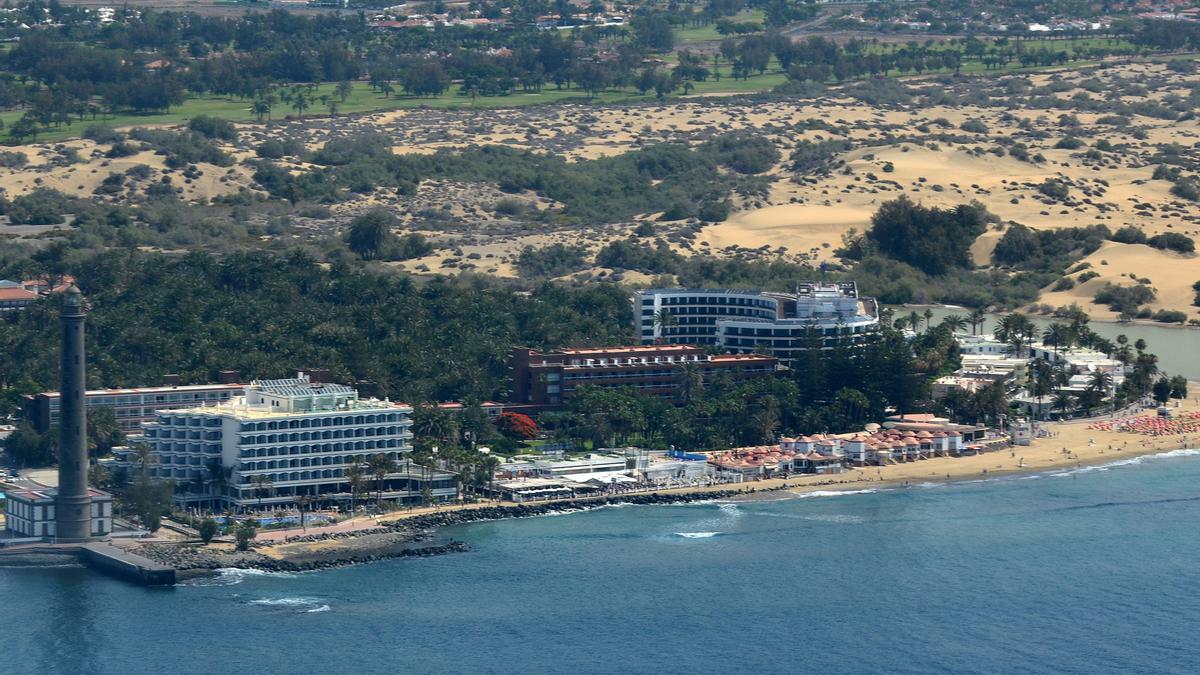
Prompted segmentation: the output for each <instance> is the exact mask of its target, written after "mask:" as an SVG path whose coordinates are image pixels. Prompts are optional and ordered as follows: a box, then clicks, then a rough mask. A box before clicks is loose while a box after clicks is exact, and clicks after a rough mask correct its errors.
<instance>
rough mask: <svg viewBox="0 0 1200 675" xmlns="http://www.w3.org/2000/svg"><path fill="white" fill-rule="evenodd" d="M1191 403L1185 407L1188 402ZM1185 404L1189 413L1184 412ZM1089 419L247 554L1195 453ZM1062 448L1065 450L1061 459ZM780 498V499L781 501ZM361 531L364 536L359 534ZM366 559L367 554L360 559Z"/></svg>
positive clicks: (435, 516)
mask: <svg viewBox="0 0 1200 675" xmlns="http://www.w3.org/2000/svg"><path fill="white" fill-rule="evenodd" d="M1188 403H1189V404H1191V405H1194V403H1193V402H1192V401H1189V402H1188ZM1191 405H1189V407H1191ZM1095 421H1096V420H1082V421H1076V422H1059V423H1054V424H1050V425H1047V430H1048V431H1050V433H1051V434H1052V435H1051V436H1049V437H1045V438H1039V439H1037V440H1035V441H1034V442H1033V443H1032V444H1031V445H1029V446H1013V447H1011V448H1006V449H1003V450H997V451H994V452H988V453H983V454H980V455H973V456H966V457H936V458H932V459H926V460H918V461H916V462H908V463H903V464H895V465H889V466H884V467H875V466H870V467H852V468H849V469H847V470H846V471H844V472H843V473H840V474H827V475H812V474H807V475H792V476H789V477H787V478H771V479H765V480H760V481H752V482H745V483H740V484H723V485H712V486H699V487H681V488H672V489H667V490H659V491H653V492H636V493H628V494H618V495H603V496H597V497H583V498H576V499H561V500H548V501H539V502H532V503H523V504H515V503H511V502H501V503H489V504H469V505H462V506H457V505H451V506H443V507H440V508H437V509H426V510H422V511H414V512H412V513H404V514H393V515H391V516H390V517H389V516H384V517H382V518H380V519H379V521H378V525H377V527H375V528H371V529H369V530H358V531H349V532H340V533H327V534H322V533H315V534H309V535H301V536H298V537H288V538H286V539H284V540H283V541H280V542H272V543H265V542H264V543H262V544H260V545H259V546H256V547H255V549H254V550H256V551H261V552H265V554H266V555H268V556H270V557H271V558H273V559H275V560H277V561H278V567H277V566H276V565H274V564H272V565H270V567H269V568H268V570H270V569H278V570H279V571H305V570H304V569H299V570H291V569H288V568H289V567H291V564H294V563H293V562H292V561H293V560H294V559H295V558H294V556H297V555H299V556H303V555H305V554H310V555H311V554H312V550H311V549H310V548H308V545H310V544H314V543H320V542H327V543H328V544H329V545H328V548H326V549H324V551H325V552H326V553H328V554H331V555H337V553H336V552H337V551H338V550H339V549H340V548H341V546H340V545H339V544H337V543H334V542H351V541H354V540H356V539H360V538H362V537H370V536H372V535H373V534H376V533H378V532H379V531H381V530H386V531H388V532H397V533H407V534H408V535H409V536H413V537H425V540H426V541H432V540H435V539H436V537H437V536H438V534H439V532H440V531H441V530H442V529H443V528H447V527H453V526H458V525H467V524H472V523H479V522H492V521H498V520H509V519H515V518H531V517H537V516H544V515H551V514H555V515H557V514H564V513H574V512H582V511H590V510H593V509H596V508H603V507H606V506H615V505H623V504H632V505H640V506H654V505H666V504H681V503H699V502H711V501H715V500H728V501H746V500H753V499H756V498H763V497H764V496H766V495H773V494H780V493H783V494H786V495H789V496H793V497H795V498H802V497H804V496H806V495H812V494H815V493H837V492H845V493H859V492H862V491H865V490H871V491H874V490H880V489H883V490H894V489H904V488H908V487H913V486H917V485H921V484H926V485H928V484H938V485H942V484H945V485H953V484H955V483H968V482H975V481H979V480H980V479H983V480H992V479H1002V478H1009V477H1013V476H1023V475H1035V474H1041V473H1057V472H1065V471H1074V470H1079V469H1082V468H1086V467H1094V466H1105V465H1112V464H1117V465H1119V464H1121V463H1124V462H1128V461H1130V460H1134V459H1137V458H1141V457H1149V456H1155V455H1164V454H1166V453H1169V452H1172V451H1178V450H1186V451H1192V452H1196V453H1200V437H1197V438H1189V439H1188V440H1187V442H1184V440H1183V437H1181V436H1162V437H1155V438H1152V437H1146V436H1141V435H1138V434H1133V433H1129V432H1107V431H1098V430H1091V429H1087V425H1089V424H1091V423H1093V422H1095ZM1064 448H1065V449H1066V452H1065V453H1064V451H1063V450H1064ZM784 498H788V497H784ZM364 533H365V534H364ZM444 545H445V546H452V547H453V548H449V549H446V550H439V551H436V552H435V551H430V550H428V549H426V551H427V552H425V553H421V554H418V555H439V554H443V553H454V552H462V551H466V550H469V547H467V546H466V545H465V544H463V543H462V542H457V541H453V540H450V541H449V542H448V544H444ZM368 557H369V556H368ZM392 557H405V556H395V555H384V556H379V557H375V558H370V557H369V558H370V559H366V560H363V559H362V557H361V556H359V557H358V559H353V560H342V561H332V560H330V561H328V562H326V563H324V564H320V565H317V566H315V567H311V568H309V569H325V568H329V567H340V566H343V565H347V564H357V563H358V562H375V561H376V560H379V559H388V558H392Z"/></svg>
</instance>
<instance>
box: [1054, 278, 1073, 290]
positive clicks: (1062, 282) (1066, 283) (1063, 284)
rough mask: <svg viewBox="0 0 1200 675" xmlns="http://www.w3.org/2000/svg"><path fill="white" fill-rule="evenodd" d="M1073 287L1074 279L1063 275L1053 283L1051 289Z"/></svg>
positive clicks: (1068, 288)
mask: <svg viewBox="0 0 1200 675" xmlns="http://www.w3.org/2000/svg"><path fill="white" fill-rule="evenodd" d="M1072 288H1075V280H1074V279H1072V278H1071V277H1063V278H1061V279H1059V280H1058V281H1056V282H1055V283H1054V286H1053V288H1051V289H1050V290H1052V291H1069V290H1071V289H1072Z"/></svg>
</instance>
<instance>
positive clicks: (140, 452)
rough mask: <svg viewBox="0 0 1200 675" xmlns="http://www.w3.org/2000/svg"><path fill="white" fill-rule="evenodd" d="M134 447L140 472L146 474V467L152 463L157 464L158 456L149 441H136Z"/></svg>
mask: <svg viewBox="0 0 1200 675" xmlns="http://www.w3.org/2000/svg"><path fill="white" fill-rule="evenodd" d="M132 447H133V461H134V462H136V463H137V465H138V473H139V474H140V475H142V476H145V475H146V469H147V468H148V467H149V466H151V465H152V464H157V463H158V458H157V457H156V456H155V455H154V450H153V449H152V448H151V447H150V445H149V444H148V443H134V444H133V446H132Z"/></svg>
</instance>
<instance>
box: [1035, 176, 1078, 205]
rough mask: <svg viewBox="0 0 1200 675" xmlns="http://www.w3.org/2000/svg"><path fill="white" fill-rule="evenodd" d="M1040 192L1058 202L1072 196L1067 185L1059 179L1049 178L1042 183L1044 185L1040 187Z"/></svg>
mask: <svg viewBox="0 0 1200 675" xmlns="http://www.w3.org/2000/svg"><path fill="white" fill-rule="evenodd" d="M1038 192H1040V193H1042V194H1044V195H1046V196H1047V197H1049V198H1051V199H1054V200H1057V201H1062V200H1064V199H1066V198H1068V197H1070V196H1071V189H1070V188H1069V187H1067V184H1066V183H1064V182H1062V181H1061V180H1058V179H1057V178H1047V179H1046V180H1044V181H1042V184H1041V185H1039V186H1038Z"/></svg>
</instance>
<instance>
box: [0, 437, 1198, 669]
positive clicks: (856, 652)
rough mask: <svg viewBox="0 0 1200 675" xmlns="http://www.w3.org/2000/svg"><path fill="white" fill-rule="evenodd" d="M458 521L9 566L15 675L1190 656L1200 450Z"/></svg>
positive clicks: (1051, 665) (1173, 661)
mask: <svg viewBox="0 0 1200 675" xmlns="http://www.w3.org/2000/svg"><path fill="white" fill-rule="evenodd" d="M774 497H775V495H772V498H770V499H766V500H762V501H752V502H739V503H705V504H692V505H679V506H653V507H640V506H639V507H634V506H627V507H615V508H604V509H598V510H595V511H590V512H586V513H576V514H570V515H561V516H546V517H541V518H533V519H526V520H517V521H504V522H496V523H482V524H475V525H470V526H464V527H461V528H456V529H454V530H451V531H448V532H447V533H446V534H447V535H449V536H453V537H456V538H460V539H464V540H466V541H468V542H469V543H470V544H471V545H472V547H473V548H472V551H471V552H469V553H464V554H456V555H449V556H442V557H437V558H430V559H423V560H402V561H392V562H386V563H380V564H376V565H369V566H360V567H352V568H344V569H340V570H333V571H327V572H317V573H308V574H293V575H287V574H262V573H246V572H234V571H229V572H226V573H224V574H222V575H221V576H219V577H216V578H212V579H205V580H198V581H194V582H191V583H188V584H183V585H179V586H176V587H174V588H166V589H144V588H137V587H133V586H129V585H126V584H124V583H121V582H118V581H114V580H110V579H108V578H105V577H102V576H97V575H95V574H92V573H91V572H89V571H87V570H84V569H81V568H72V567H64V568H55V569H2V568H0V607H3V618H4V622H3V624H4V628H3V642H2V643H0V644H2V647H0V668H3V672H5V673H34V672H37V673H46V672H57V673H165V672H170V673H222V672H233V671H254V672H263V673H300V672H305V673H307V672H320V673H330V672H332V673H369V672H416V673H474V672H494V673H516V672H526V673H560V672H561V673H578V672H584V673H593V672H594V673H662V672H668V673H673V672H688V673H724V672H730V671H742V672H755V673H758V672H770V673H775V672H778V673H783V672H789V673H790V672H853V673H868V672H914V673H915V672H956V673H957V672H986V673H996V672H1022V673H1025V672H1045V673H1106V672H1121V673H1131V672H1135V673H1163V672H1195V670H1196V669H1197V667H1198V665H1200V641H1197V640H1196V639H1195V638H1194V634H1195V629H1196V627H1197V626H1198V625H1200V594H1198V593H1197V589H1198V588H1200V453H1197V452H1176V453H1173V454H1172V455H1171V456H1166V457H1161V456H1160V457H1154V458H1146V459H1143V460H1135V461H1130V462H1125V463H1123V464H1122V465H1120V466H1111V467H1106V468H1104V469H1084V470H1078V471H1071V472H1065V473H1061V474H1056V475H1037V476H1026V477H1014V478H1005V479H996V480H991V481H980V482H971V483H959V484H954V485H919V486H915V487H912V488H909V489H896V490H891V491H883V490H881V491H878V492H871V491H863V492H859V493H856V494H844V495H832V494H828V493H825V494H819V495H817V496H810V497H806V498H792V499H774Z"/></svg>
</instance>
